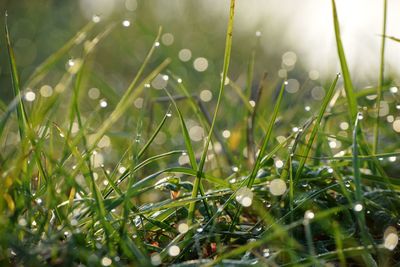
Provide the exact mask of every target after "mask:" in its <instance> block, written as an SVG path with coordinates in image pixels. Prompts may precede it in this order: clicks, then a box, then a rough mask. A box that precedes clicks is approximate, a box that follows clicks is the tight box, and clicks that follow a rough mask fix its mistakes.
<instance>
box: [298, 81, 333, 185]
mask: <svg viewBox="0 0 400 267" xmlns="http://www.w3.org/2000/svg"><path fill="white" fill-rule="evenodd" d="M339 77H340V74H337V75H336V78H335V79H334V80H333V82H332V84H331V87H330V88H329V90H328V92H327V94H326V96H325V98H324V100H323V102H322V105H321V109H320V110H319V113H318V116H317V118H316V120H315V124H314V127H313V128H312V130H311V134H310V137H309V139H308V140H307V144H306V147H305V149H304V150H303V151H302V153H301V159H300V162H299V167H298V169H297V171H296V176H295V178H294V183H297V181H298V180H299V178H300V176H301V172H302V170H303V167H304V164H305V163H306V158H307V157H308V154H309V153H310V150H311V147H312V144H313V142H314V139H315V137H316V136H317V133H318V129H319V126H320V123H321V120H322V117H323V116H324V113H325V110H326V108H327V106H328V104H329V101H330V99H331V97H332V95H333V93H334V92H335V88H336V83H337V81H338V79H339Z"/></svg>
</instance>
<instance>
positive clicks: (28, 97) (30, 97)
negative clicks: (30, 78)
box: [25, 91, 36, 102]
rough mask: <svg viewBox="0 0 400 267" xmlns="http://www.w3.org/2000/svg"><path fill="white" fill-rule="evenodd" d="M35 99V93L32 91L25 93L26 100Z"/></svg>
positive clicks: (31, 100)
mask: <svg viewBox="0 0 400 267" xmlns="http://www.w3.org/2000/svg"><path fill="white" fill-rule="evenodd" d="M35 99H36V94H35V93H34V92H32V91H28V92H26V93H25V100H26V101H28V102H33V101H34V100H35Z"/></svg>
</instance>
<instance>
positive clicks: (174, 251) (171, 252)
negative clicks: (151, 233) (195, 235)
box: [168, 245, 181, 257]
mask: <svg viewBox="0 0 400 267" xmlns="http://www.w3.org/2000/svg"><path fill="white" fill-rule="evenodd" d="M180 252H181V249H180V248H179V247H178V246H176V245H173V246H171V247H169V249H168V254H169V255H170V256H171V257H176V256H178V255H179V253H180Z"/></svg>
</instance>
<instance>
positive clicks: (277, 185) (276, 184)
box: [269, 179, 287, 196]
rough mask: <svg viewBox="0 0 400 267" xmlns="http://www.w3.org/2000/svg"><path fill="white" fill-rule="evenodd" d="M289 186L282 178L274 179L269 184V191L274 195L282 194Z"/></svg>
mask: <svg viewBox="0 0 400 267" xmlns="http://www.w3.org/2000/svg"><path fill="white" fill-rule="evenodd" d="M286 189H287V186H286V183H285V181H283V180H282V179H274V180H272V181H271V183H270V184H269V191H270V192H271V194H272V195H274V196H281V195H283V194H284V193H285V192H286Z"/></svg>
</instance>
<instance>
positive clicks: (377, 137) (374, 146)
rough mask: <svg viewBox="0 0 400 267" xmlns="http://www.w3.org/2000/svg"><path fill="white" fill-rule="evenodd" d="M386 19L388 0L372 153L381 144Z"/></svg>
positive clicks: (384, 2)
mask: <svg viewBox="0 0 400 267" xmlns="http://www.w3.org/2000/svg"><path fill="white" fill-rule="evenodd" d="M386 20H387V0H383V25H382V40H381V55H380V57H381V62H380V68H379V84H378V88H377V91H376V94H377V98H376V103H375V108H376V109H377V111H376V120H375V124H374V141H373V144H372V153H373V154H376V153H377V151H378V145H379V122H380V119H379V118H380V110H381V108H380V107H381V99H382V87H383V83H384V80H385V77H384V75H385V44H386V38H385V36H386Z"/></svg>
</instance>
